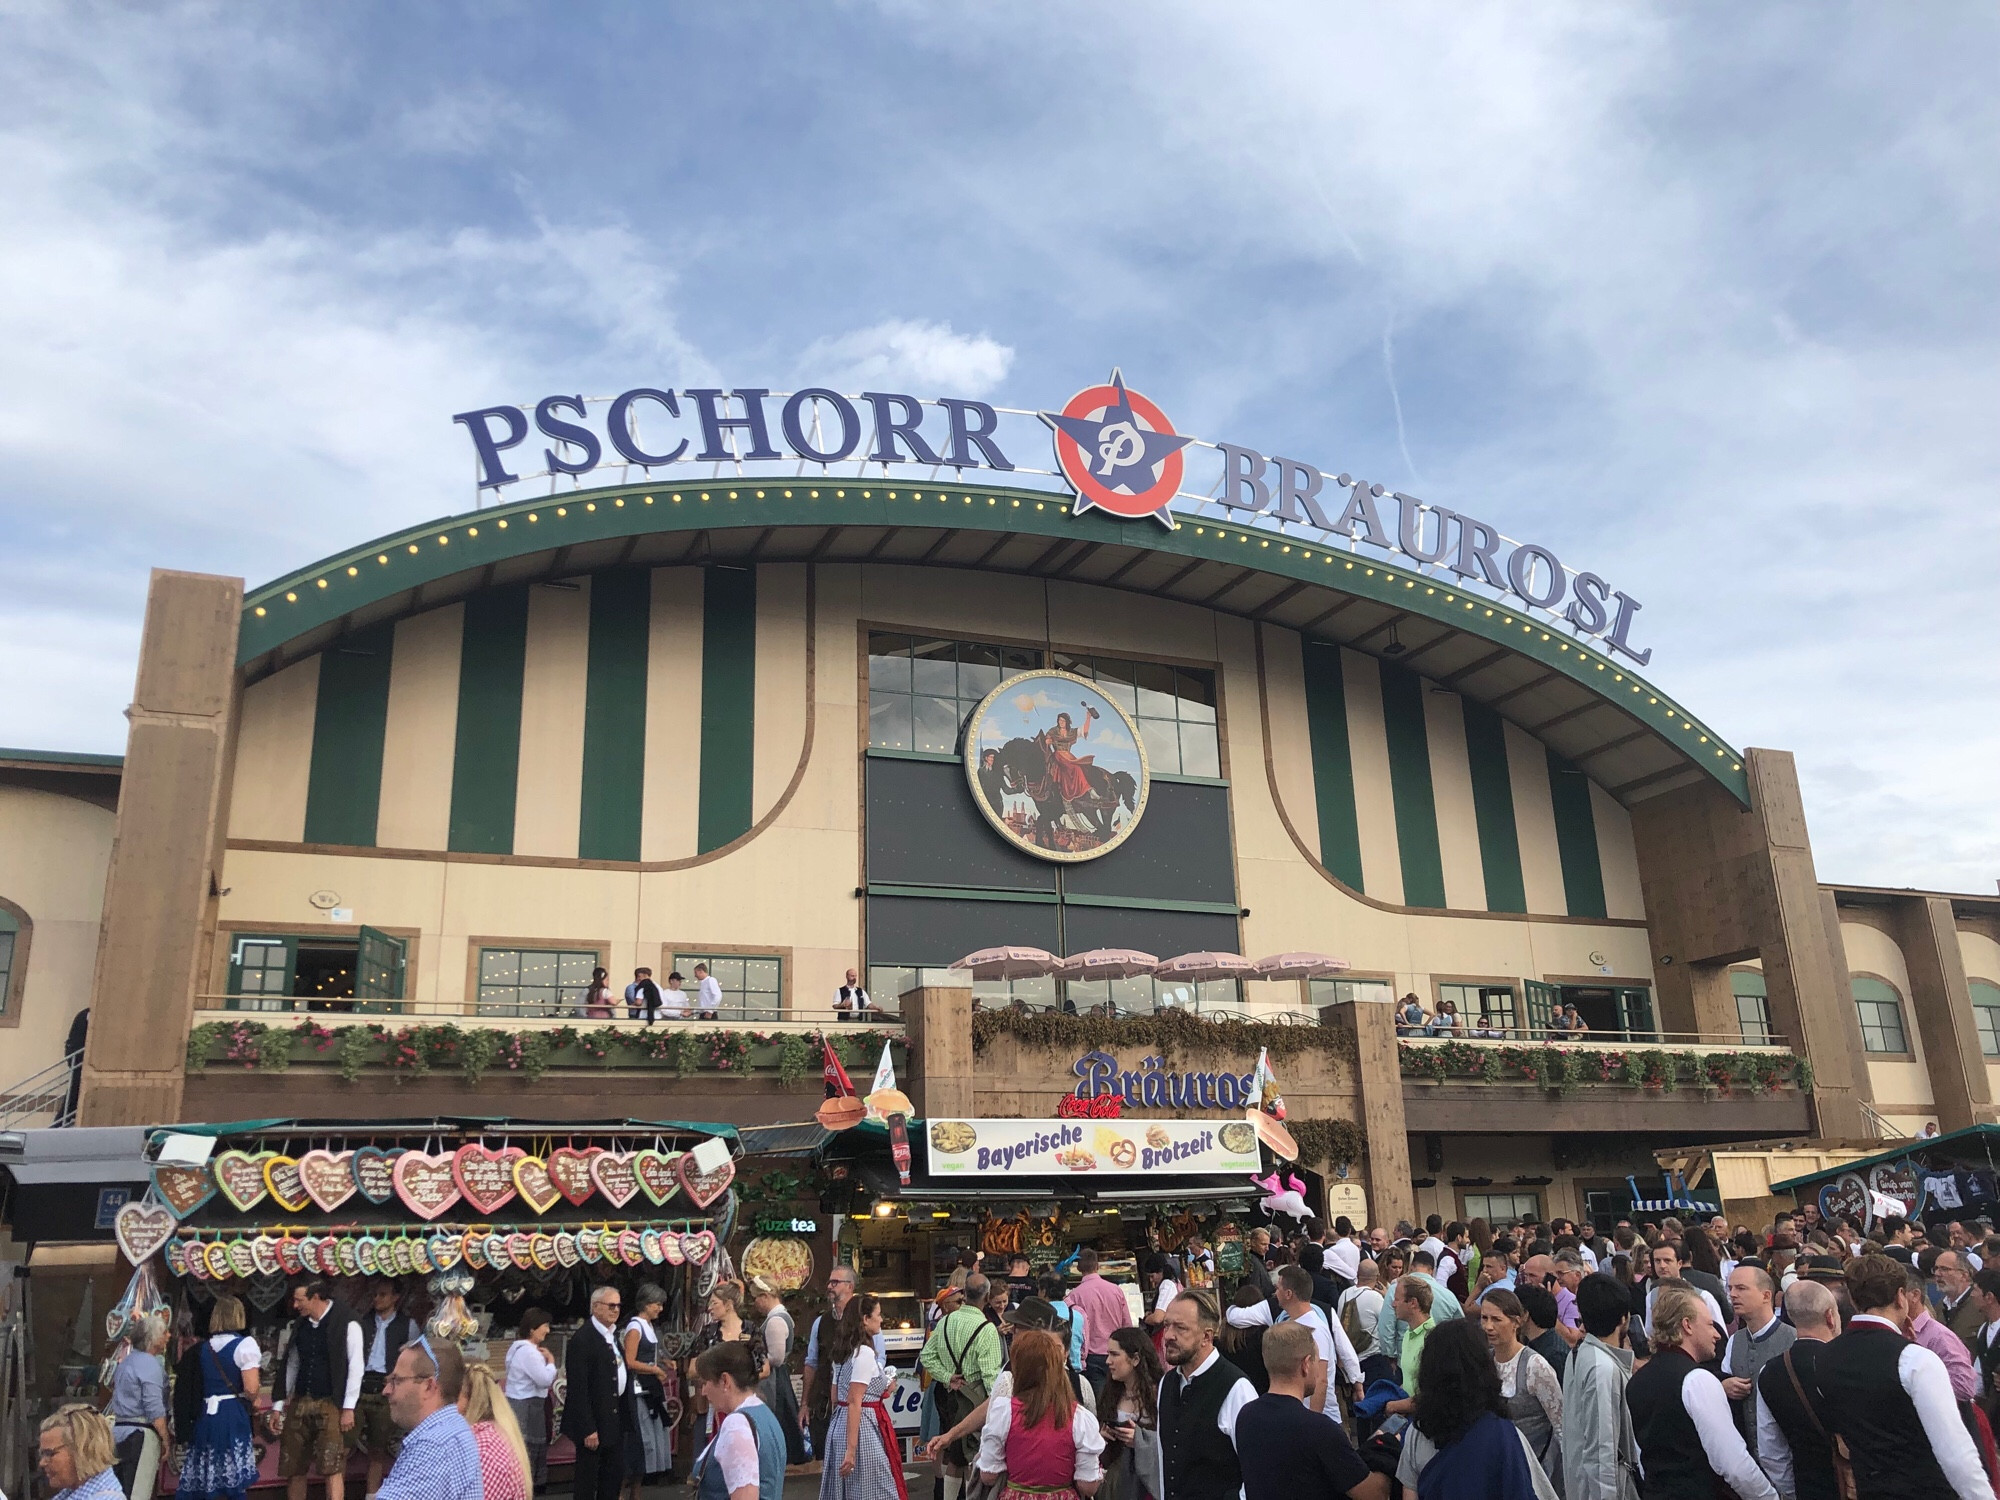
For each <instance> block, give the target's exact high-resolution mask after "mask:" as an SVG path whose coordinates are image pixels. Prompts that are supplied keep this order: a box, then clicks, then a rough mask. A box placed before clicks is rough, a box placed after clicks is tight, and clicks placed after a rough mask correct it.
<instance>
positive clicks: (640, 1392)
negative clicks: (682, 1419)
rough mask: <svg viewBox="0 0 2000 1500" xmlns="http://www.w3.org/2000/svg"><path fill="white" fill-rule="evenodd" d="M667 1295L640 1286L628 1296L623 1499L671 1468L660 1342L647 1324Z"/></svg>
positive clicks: (624, 1340)
mask: <svg viewBox="0 0 2000 1500" xmlns="http://www.w3.org/2000/svg"><path fill="white" fill-rule="evenodd" d="M666 1306H667V1294H666V1293H665V1292H663V1291H661V1290H660V1288H658V1287H657V1286H654V1285H653V1284H652V1283H651V1282H646V1283H644V1284H643V1285H641V1286H640V1288H639V1290H638V1291H636V1292H634V1293H633V1294H632V1321H631V1322H629V1323H627V1324H626V1325H625V1332H624V1334H623V1335H622V1336H621V1338H620V1340H619V1347H620V1350H621V1352H622V1353H623V1354H624V1356H625V1411H624V1416H625V1481H624V1484H623V1486H622V1488H623V1490H624V1493H625V1494H627V1495H629V1496H630V1497H631V1500H639V1491H640V1487H641V1486H642V1485H643V1484H644V1483H645V1482H646V1481H647V1480H649V1479H655V1478H657V1477H658V1476H659V1475H661V1474H664V1473H666V1472H667V1471H668V1470H669V1469H671V1468H673V1466H674V1431H673V1428H672V1426H671V1425H670V1424H669V1423H668V1421H667V1388H666V1379H667V1372H666V1369H665V1367H664V1366H662V1365H661V1364H660V1336H659V1335H658V1334H657V1333H655V1332H654V1331H653V1324H654V1322H655V1321H656V1320H657V1319H658V1318H659V1316H660V1314H661V1313H662V1312H664V1311H665V1310H666Z"/></svg>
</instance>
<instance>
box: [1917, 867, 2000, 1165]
mask: <svg viewBox="0 0 2000 1500" xmlns="http://www.w3.org/2000/svg"><path fill="white" fill-rule="evenodd" d="M1891 909H1892V911H1893V912H1894V922H1895V938H1896V946H1897V947H1899V948H1901V949H1902V950H1903V964H1904V967H1905V968H1906V969H1908V970H1909V975H1910V1009H1911V1010H1912V1011H1914V1012H1915V1013H1916V1022H1917V1034H1918V1035H1919V1036H1921V1037H1922V1038H1923V1039H1924V1061H1925V1064H1926V1065H1927V1066H1928V1068H1929V1070H1930V1075H1931V1098H1932V1099H1933V1100H1934V1101H1935V1103H1936V1105H1937V1115H1938V1129H1939V1130H1941V1131H1947V1132H1949V1131H1953V1130H1964V1129H1965V1128H1966V1127H1967V1126H1970V1125H1983V1124H1990V1123H1992V1122H1993V1119H1994V1110H1993V1090H1992V1087H1991V1085H1990V1084H1989V1083H1988V1082H1987V1078H1986V1059H1985V1057H1984V1056H1983V1055H1982V1054H1981V1053H1980V1050H1979V1028H1978V1027H1977V1026H1976V1025H1974V1024H1973V1017H1972V987H1971V985H1970V984H1968V983H1967V982H1966V977H1965V954H1964V952H1963V950H1961V949H1960V947H1959V946H1958V919H1957V918H1956V917H1955V916H1954V915H1953V913H1952V909H1951V898H1950V897H1948V896H1908V897H1903V898H1901V899H1899V900H1897V901H1896V902H1895V903H1894V905H1893V907H1892V908H1891Z"/></svg>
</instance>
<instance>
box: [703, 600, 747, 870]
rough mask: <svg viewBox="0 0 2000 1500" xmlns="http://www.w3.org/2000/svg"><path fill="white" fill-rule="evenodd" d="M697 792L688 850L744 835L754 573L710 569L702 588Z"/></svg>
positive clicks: (712, 846) (716, 845)
mask: <svg viewBox="0 0 2000 1500" xmlns="http://www.w3.org/2000/svg"><path fill="white" fill-rule="evenodd" d="M701 626H702V628H701V791H700V798H699V813H698V816H697V819H696V832H695V848H696V850H697V852H699V853H702V854H706V853H708V852H709V851H710V850H711V849H720V848H721V847H722V846H723V845H724V844H727V843H731V842H733V841H735V840H736V839H739V838H741V837H743V835H744V834H746V833H748V832H749V831H750V802H751V788H752V786H753V785H754V780H753V777H754V775H755V770H756V741H757V573H756V570H755V569H754V568H726V567H712V568H709V569H708V570H707V573H706V575H705V577H704V581H703V590H702V622H701Z"/></svg>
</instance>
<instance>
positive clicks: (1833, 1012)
mask: <svg viewBox="0 0 2000 1500" xmlns="http://www.w3.org/2000/svg"><path fill="white" fill-rule="evenodd" d="M1744 759H1745V764H1746V766H1747V767H1748V770H1749V773H1750V776H1749V780H1750V806H1749V807H1748V808H1747V809H1746V808H1744V807H1742V806H1741V805H1740V804H1739V803H1738V802H1737V801H1736V800H1735V799H1734V798H1732V797H1731V796H1729V795H1728V793H1726V792H1724V791H1723V790H1722V788H1720V787H1719V786H1716V785H1714V784H1712V783H1710V782H1708V781H1706V780H1704V781H1702V782H1699V783H1697V784H1694V785H1691V786H1685V787H1678V788H1676V789H1674V790H1673V791H1670V792H1665V793H1662V794H1661V795H1660V796H1657V797H1650V798H1647V799H1646V800H1644V801H1642V802H1640V803H1638V804H1637V805H1635V806H1634V807H1633V809H1632V833H1633V838H1634V841H1635V842H1636V844H1637V846H1638V852H1639V874H1640V882H1641V885H1642V887H1643V890H1644V894H1645V900H1646V918H1647V924H1648V926H1649V927H1650V929H1651V938H1652V944H1653V973H1654V983H1655V985H1656V986H1657V988H1658V991H1659V998H1660V1020H1661V1025H1662V1026H1663V1028H1664V1029H1666V1030H1669V1031H1706V1032H1711V1033H1720V1034H1722V1035H1724V1036H1727V1035H1730V1034H1733V1033H1734V1031H1735V1029H1736V1010H1735V1004H1734V1002H1733V1000H1731V999H1730V997H1729V990H1728V983H1727V966H1728V965H1729V964H1731V963H1740V962H1742V961H1743V960H1745V959H1750V958H1755V959H1759V960H1760V961H1761V962H1762V964H1763V968H1764V982H1765V988H1766V990H1767V991H1768V992H1769V997H1770V1008H1771V1025H1772V1027H1773V1029H1774V1030H1776V1031H1777V1032H1778V1033H1779V1034H1780V1035H1781V1036H1783V1037H1784V1038H1785V1039H1786V1040H1787V1041H1788V1042H1789V1043H1790V1044H1791V1045H1792V1046H1793V1047H1794V1048H1796V1049H1798V1050H1799V1051H1800V1052H1801V1053H1802V1054H1803V1055H1804V1056H1805V1057H1806V1059H1807V1060H1808V1061H1809V1062H1810V1063H1811V1064H1812V1068H1813V1073H1814V1077H1815V1085H1814V1097H1813V1109H1814V1114H1815V1119H1816V1120H1817V1122H1818V1129H1819V1133H1820V1134H1821V1135H1822V1136H1832V1137H1845V1138H1854V1139H1861V1138H1867V1137H1870V1136H1872V1134H1873V1132H1872V1131H1871V1130H1870V1128H1869V1126H1868V1123H1867V1120H1866V1117H1865V1116H1864V1114H1863V1112H1862V1110H1861V1102H1862V1101H1872V1099H1873V1095H1872V1093H1871V1092H1870V1087H1869V1082H1868V1070H1867V1067H1866V1066H1865V1064H1864V1063H1863V1062H1862V1061H1861V1060H1860V1059H1861V1056H1862V1052H1861V1027H1860V1022H1859V1021H1858V1019H1857V1018H1856V1016H1855V1012H1854V997H1853V993H1852V990H1851V988H1850V986H1849V981H1848V973H1847V961H1846V957H1845V954H1844V951H1843V949H1842V947H1841V944H1840V941H1839V925H1838V923H1837V922H1834V921H1832V920H1831V918H1830V915H1829V912H1828V907H1829V906H1830V904H1831V901H1830V898H1829V897H1827V896H1826V895H1825V893H1824V892H1822V891H1821V889H1820V885H1819V878H1818V876H1817V874H1816V873H1815V871H1814V869H1813V859H1812V843H1811V840H1810V839H1809V838H1808V837H1807V833H1806V820H1805V808H1804V804H1803V802H1802V801H1801V799H1800V796H1799V784H1798V773H1797V769H1796V768H1795V766H1794V765H1793V762H1792V757H1791V756H1790V755H1789V754H1788V753H1786V752H1785V751H1782V750H1751V751H1749V752H1747V753H1746V755H1745V757H1744Z"/></svg>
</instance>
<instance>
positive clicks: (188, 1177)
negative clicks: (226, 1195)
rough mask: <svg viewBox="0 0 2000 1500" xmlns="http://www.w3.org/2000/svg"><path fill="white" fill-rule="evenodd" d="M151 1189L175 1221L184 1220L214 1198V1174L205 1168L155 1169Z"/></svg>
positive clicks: (169, 1167)
mask: <svg viewBox="0 0 2000 1500" xmlns="http://www.w3.org/2000/svg"><path fill="white" fill-rule="evenodd" d="M153 1187H154V1189H155V1190H156V1191H157V1192H158V1193H159V1195H160V1197H161V1198H162V1199H163V1200H165V1202H166V1205H167V1208H168V1210H169V1211H170V1212H172V1214H173V1216H174V1217H175V1218H176V1219H185V1218H186V1217H187V1216H188V1215H189V1214H191V1213H193V1212H194V1211H195V1210H196V1209H197V1208H200V1207H201V1206H202V1204H204V1203H206V1202H208V1200H209V1199H211V1198H213V1197H214V1196H215V1174H214V1173H213V1172H211V1171H210V1170H209V1169H208V1168H207V1167H205V1166H203V1167H171V1166H168V1167H155V1168H153Z"/></svg>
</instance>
